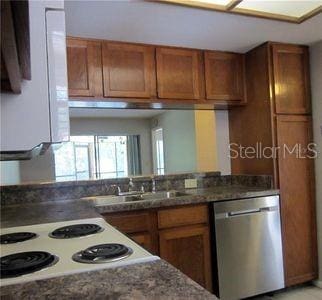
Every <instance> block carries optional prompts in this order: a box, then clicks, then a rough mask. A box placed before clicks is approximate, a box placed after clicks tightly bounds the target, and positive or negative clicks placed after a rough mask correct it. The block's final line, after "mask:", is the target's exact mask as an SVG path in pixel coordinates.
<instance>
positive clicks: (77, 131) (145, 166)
mask: <svg viewBox="0 0 322 300" xmlns="http://www.w3.org/2000/svg"><path fill="white" fill-rule="evenodd" d="M70 135H140V143H141V158H142V173H143V174H144V175H148V174H152V173H153V171H152V170H153V167H152V147H151V129H150V120H149V119H132V118H131V119H130V118H71V119H70Z"/></svg>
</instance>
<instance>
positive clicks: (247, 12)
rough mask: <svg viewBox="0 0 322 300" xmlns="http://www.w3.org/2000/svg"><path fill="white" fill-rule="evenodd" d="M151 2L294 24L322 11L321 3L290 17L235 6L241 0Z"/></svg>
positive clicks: (167, 0) (161, 0)
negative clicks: (225, 1) (221, 2)
mask: <svg viewBox="0 0 322 300" xmlns="http://www.w3.org/2000/svg"><path fill="white" fill-rule="evenodd" d="M147 1H149V2H151V0H147ZM152 2H159V3H163V4H173V5H181V6H188V7H194V8H200V9H207V10H214V11H218V12H224V13H229V14H238V15H244V16H248V17H254V18H263V19H269V20H277V21H282V22H289V23H295V24H300V23H303V22H304V21H306V20H308V19H310V18H312V17H314V16H316V15H318V14H319V13H321V12H322V5H320V6H319V7H317V8H315V9H314V10H312V11H310V12H308V13H307V14H305V15H303V16H301V17H291V16H286V15H281V14H273V13H267V12H261V11H257V10H256V11H255V10H251V9H244V8H238V7H236V6H238V4H239V3H240V2H242V0H232V1H231V2H229V3H228V4H227V5H226V6H224V5H218V4H211V3H203V2H198V1H194V0H155V1H152Z"/></svg>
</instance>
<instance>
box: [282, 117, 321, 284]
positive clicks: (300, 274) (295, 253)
mask: <svg viewBox="0 0 322 300" xmlns="http://www.w3.org/2000/svg"><path fill="white" fill-rule="evenodd" d="M311 130H312V128H311V120H310V118H309V117H306V116H278V117H277V143H278V146H279V147H281V150H280V152H279V159H278V164H279V184H280V191H281V213H282V235H283V248H284V268H285V280H286V285H287V286H289V285H293V284H299V283H303V282H306V281H309V280H312V279H314V278H315V277H316V274H317V273H316V272H317V270H316V267H317V258H316V224H315V201H314V192H313V191H314V190H313V189H314V169H313V168H314V167H313V163H314V160H313V159H310V158H299V157H297V155H305V151H304V150H303V149H304V148H305V147H307V145H308V144H309V143H310V142H311ZM286 146H287V148H288V149H289V150H290V151H291V150H292V149H295V150H294V153H292V154H290V153H289V150H287V149H286ZM297 146H298V147H302V150H301V151H297V149H296V148H294V147H297ZM298 149H299V148H298ZM307 154H309V155H312V153H307Z"/></svg>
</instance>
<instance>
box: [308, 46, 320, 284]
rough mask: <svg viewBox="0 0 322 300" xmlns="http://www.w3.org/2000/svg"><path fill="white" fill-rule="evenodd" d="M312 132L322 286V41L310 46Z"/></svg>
mask: <svg viewBox="0 0 322 300" xmlns="http://www.w3.org/2000/svg"><path fill="white" fill-rule="evenodd" d="M310 55H311V89H312V111H313V133H314V141H315V143H316V144H317V149H318V150H319V151H320V153H319V156H318V158H317V159H316V160H315V182H316V211H317V223H318V224H317V225H318V246H319V250H318V253H319V285H320V287H321V288H322V41H320V42H318V43H316V44H314V45H313V46H312V47H310Z"/></svg>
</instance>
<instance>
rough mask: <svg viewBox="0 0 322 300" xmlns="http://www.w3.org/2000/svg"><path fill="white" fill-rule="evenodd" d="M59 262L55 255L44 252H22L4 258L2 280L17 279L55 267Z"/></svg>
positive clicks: (2, 260)
mask: <svg viewBox="0 0 322 300" xmlns="http://www.w3.org/2000/svg"><path fill="white" fill-rule="evenodd" d="M57 261H58V258H57V257H56V256H55V255H52V254H50V253H48V252H43V251H30V252H21V253H15V254H10V255H7V256H3V257H1V258H0V262H1V278H9V277H17V276H20V275H25V274H29V273H33V272H36V271H39V270H41V269H43V268H46V267H49V266H51V265H54V264H55V263H56V262H57Z"/></svg>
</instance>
